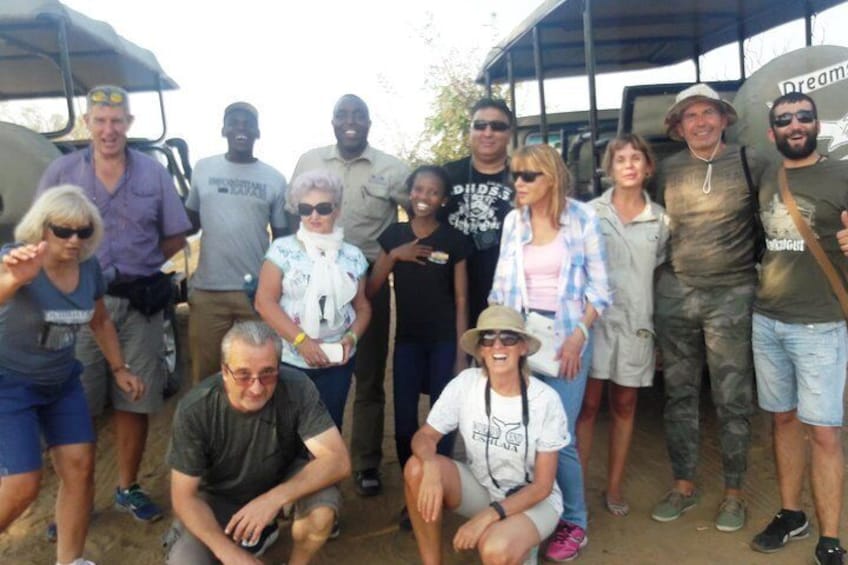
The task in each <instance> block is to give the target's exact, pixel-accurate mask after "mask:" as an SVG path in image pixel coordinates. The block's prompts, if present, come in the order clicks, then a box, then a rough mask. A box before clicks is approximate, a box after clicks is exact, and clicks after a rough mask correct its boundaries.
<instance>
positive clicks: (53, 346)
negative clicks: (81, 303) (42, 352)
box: [38, 310, 94, 351]
mask: <svg viewBox="0 0 848 565" xmlns="http://www.w3.org/2000/svg"><path fill="white" fill-rule="evenodd" d="M93 315H94V311H93V310H47V311H46V312H45V313H44V322H45V323H44V327H43V328H42V329H41V333H40V334H39V336H38V343H39V345H41V347H43V348H44V349H47V350H50V351H56V350H59V349H64V348H66V347H70V346H72V345H73V344H74V343H75V342H76V336H77V332H78V331H79V329H80V326H82V325H83V324H87V323H88V322H90V321H91V318H92V316H93Z"/></svg>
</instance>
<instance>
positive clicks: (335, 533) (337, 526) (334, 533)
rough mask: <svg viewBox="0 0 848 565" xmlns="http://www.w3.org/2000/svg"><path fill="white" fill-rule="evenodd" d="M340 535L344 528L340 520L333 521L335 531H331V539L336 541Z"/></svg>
mask: <svg viewBox="0 0 848 565" xmlns="http://www.w3.org/2000/svg"><path fill="white" fill-rule="evenodd" d="M340 535H342V527H341V524H339V519H338V518H336V519H335V520H333V529H332V530H330V536H329V539H336V538H338V537H339V536H340Z"/></svg>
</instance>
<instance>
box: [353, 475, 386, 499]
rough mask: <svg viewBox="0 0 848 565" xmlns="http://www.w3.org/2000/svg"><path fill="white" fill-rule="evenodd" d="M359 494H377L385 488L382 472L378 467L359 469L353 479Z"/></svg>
mask: <svg viewBox="0 0 848 565" xmlns="http://www.w3.org/2000/svg"><path fill="white" fill-rule="evenodd" d="M353 482H354V484H355V485H356V492H358V493H359V496H377V495H378V494H380V492H382V490H383V483H382V481H381V480H380V472H379V471H378V470H377V469H365V470H364V471H357V472H356V476H355V477H354V480H353Z"/></svg>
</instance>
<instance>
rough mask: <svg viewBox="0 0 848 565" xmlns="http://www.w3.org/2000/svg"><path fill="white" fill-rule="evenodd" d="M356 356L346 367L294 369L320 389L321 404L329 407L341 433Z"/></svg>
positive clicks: (328, 409) (349, 360)
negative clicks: (301, 372) (302, 373)
mask: <svg viewBox="0 0 848 565" xmlns="http://www.w3.org/2000/svg"><path fill="white" fill-rule="evenodd" d="M355 358H356V356H355V355H354V356H353V357H351V358H350V359H348V361H347V363H345V364H344V365H333V366H331V367H324V368H323V369H303V368H301V367H293V366H292V365H288V366H289V367H293V368H295V369H297V370H299V371H303V372H304V374H306V376H307V377H309V378H310V379H311V380H312V382H313V383H315V388H317V389H318V396H320V397H321V402H323V403H324V406H326V407H327V411H328V412H329V413H330V417H331V418H332V419H333V422H335V423H336V427H337V428H338V429H339V432H341V431H342V420H344V408H345V403H346V402H347V393H348V391H350V381H351V379H352V377H353V365H354V363H355Z"/></svg>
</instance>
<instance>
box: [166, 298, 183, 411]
mask: <svg viewBox="0 0 848 565" xmlns="http://www.w3.org/2000/svg"><path fill="white" fill-rule="evenodd" d="M162 325H163V328H162V329H163V331H162V335H163V339H162V365H163V366H164V368H165V371H166V375H167V376H166V379H165V389H164V395H165V398H170V397H171V396H173V395H175V394H176V393H177V392H179V390H180V387H181V386H182V382H183V376H182V353H181V351H180V332H179V328H178V327H177V308H176V305H175V304H174V303H171V304H169V305H168V307H167V308H165V316H164V318H163V321H162Z"/></svg>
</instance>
